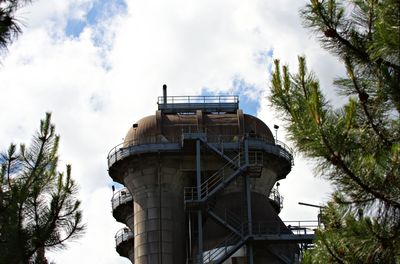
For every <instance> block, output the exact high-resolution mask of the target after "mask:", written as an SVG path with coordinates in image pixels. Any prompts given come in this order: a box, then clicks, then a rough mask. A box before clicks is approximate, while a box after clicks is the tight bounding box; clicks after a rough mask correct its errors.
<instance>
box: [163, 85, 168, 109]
mask: <svg viewBox="0 0 400 264" xmlns="http://www.w3.org/2000/svg"><path fill="white" fill-rule="evenodd" d="M162 89H163V99H164V104H165V105H166V104H167V85H166V84H164V85H163V87H162Z"/></svg>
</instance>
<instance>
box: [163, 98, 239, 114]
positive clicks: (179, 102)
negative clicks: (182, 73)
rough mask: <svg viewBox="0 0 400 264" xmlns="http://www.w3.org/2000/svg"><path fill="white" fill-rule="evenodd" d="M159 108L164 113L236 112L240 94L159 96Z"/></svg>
mask: <svg viewBox="0 0 400 264" xmlns="http://www.w3.org/2000/svg"><path fill="white" fill-rule="evenodd" d="M157 104H158V110H161V111H162V112H164V113H195V112H196V110H202V111H203V112H206V113H213V112H216V113H221V112H223V113H235V112H236V111H237V110H238V109H239V96H237V95H227V96H224V95H221V96H167V97H164V96H159V97H158V101H157Z"/></svg>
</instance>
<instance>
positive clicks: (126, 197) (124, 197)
mask: <svg viewBox="0 0 400 264" xmlns="http://www.w3.org/2000/svg"><path fill="white" fill-rule="evenodd" d="M131 201H133V197H132V195H131V193H130V192H129V190H128V188H126V187H125V188H122V189H121V190H118V191H117V192H115V193H114V194H113V196H112V198H111V205H112V209H113V210H114V209H115V208H117V207H118V206H119V205H121V204H124V203H128V202H131Z"/></svg>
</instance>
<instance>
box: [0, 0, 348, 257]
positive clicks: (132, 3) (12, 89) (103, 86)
mask: <svg viewBox="0 0 400 264" xmlns="http://www.w3.org/2000/svg"><path fill="white" fill-rule="evenodd" d="M305 3H306V1H304V0H279V1H275V0H250V1H243V0H230V1H227V0H217V1H216V0H202V1H195V0H170V1H163V0H146V1H137V0H126V1H124V0H64V1H54V0H38V1H33V2H32V4H31V5H29V6H27V7H25V8H23V9H21V10H20V12H19V14H18V17H19V19H20V21H22V22H23V23H24V25H25V27H24V33H23V34H22V35H21V36H20V37H19V39H18V40H17V41H16V42H15V43H14V44H13V45H11V46H10V47H9V51H8V53H7V54H3V55H2V57H1V62H2V65H0V98H1V104H0V124H1V129H0V148H1V150H5V149H6V148H7V147H8V144H9V143H10V142H14V143H20V142H27V143H28V142H29V141H30V139H31V135H32V134H33V132H34V131H35V130H36V129H37V128H38V125H39V120H40V119H41V118H43V117H44V115H45V112H47V111H51V112H52V113H53V122H54V123H55V124H56V129H57V132H58V133H59V134H60V135H61V145H60V155H61V162H62V164H65V163H71V164H72V172H73V177H74V178H75V179H76V181H77V182H78V183H79V185H80V194H79V197H80V199H81V200H82V205H83V211H84V220H85V222H86V223H87V226H88V229H87V232H86V235H85V236H84V237H83V238H82V239H80V240H79V241H77V242H74V243H70V244H69V250H66V251H60V252H56V253H53V254H51V255H50V256H49V257H50V258H51V259H52V260H55V261H56V262H57V263H61V264H63V263H65V264H66V263H74V262H75V263H129V261H127V260H126V259H124V258H121V257H119V256H118V254H117V253H116V252H115V249H114V234H115V233H116V231H117V230H118V229H120V228H121V227H123V225H122V224H118V223H117V222H116V221H115V220H114V219H113V218H112V215H111V205H110V198H111V195H112V192H111V185H112V181H111V179H110V178H109V177H108V174H107V160H106V157H107V153H108V151H109V150H110V149H111V148H112V147H113V146H114V145H117V144H119V143H120V142H121V141H122V139H123V138H124V136H125V133H126V132H127V130H128V128H129V127H130V126H131V125H132V123H134V122H135V121H137V120H138V119H140V118H141V117H143V116H146V115H151V114H154V113H155V110H156V107H157V105H156V98H157V96H159V95H161V94H162V85H163V84H164V83H166V84H168V93H169V95H200V94H210V93H216V94H237V95H239V96H240V102H241V108H243V109H244V110H245V112H247V113H250V114H253V115H256V116H258V117H259V118H261V119H262V120H263V121H264V122H265V123H266V124H267V125H268V126H270V127H273V125H274V124H278V125H280V126H281V128H280V129H279V131H278V139H280V140H284V130H283V129H282V125H283V124H282V122H281V121H280V120H279V118H278V117H277V116H275V115H274V112H273V110H272V109H271V108H270V107H269V104H268V101H267V100H266V98H265V97H266V96H267V94H268V87H269V80H270V73H271V72H270V71H271V63H272V61H273V59H275V58H280V59H281V61H282V62H283V63H286V64H288V65H289V66H290V67H291V68H292V69H296V67H297V55H306V57H307V60H308V63H309V67H310V68H312V69H313V70H314V71H315V72H316V74H317V75H318V76H319V78H320V80H321V83H322V86H323V87H325V89H327V91H328V92H330V93H331V94H332V92H331V82H332V78H334V77H336V76H338V75H340V74H342V73H343V68H342V67H341V65H340V64H338V62H337V61H336V60H335V58H333V57H332V56H330V55H329V54H328V53H327V52H325V51H323V50H322V49H321V48H320V47H319V44H318V43H317V42H316V39H315V38H314V37H313V36H312V35H311V33H310V32H309V31H308V30H306V29H303V28H302V26H301V21H300V18H299V16H298V10H299V8H300V7H301V6H303V5H304V4H305ZM332 99H333V100H334V98H332ZM311 165H312V163H311V162H310V161H308V162H307V161H305V160H303V159H301V157H300V155H296V157H295V167H294V168H293V170H292V172H291V173H290V174H289V175H288V177H287V179H285V180H282V181H281V188H280V190H281V193H282V195H283V196H284V197H285V200H284V209H283V211H282V213H281V217H282V218H283V219H284V220H300V219H303V220H309V219H315V218H316V214H317V211H316V209H314V208H309V207H302V206H299V205H297V203H298V202H299V201H302V202H308V203H315V204H320V203H322V202H323V201H325V200H326V199H327V198H328V196H329V195H328V192H329V187H328V184H327V183H325V182H323V181H321V180H320V179H316V178H314V177H313V171H312V168H311Z"/></svg>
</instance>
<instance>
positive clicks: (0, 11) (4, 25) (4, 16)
mask: <svg viewBox="0 0 400 264" xmlns="http://www.w3.org/2000/svg"><path fill="white" fill-rule="evenodd" d="M27 2H30V1H29V0H0V50H2V49H6V47H7V45H8V44H10V43H11V42H12V40H14V39H15V38H16V37H17V36H18V35H19V34H20V33H21V31H22V30H21V22H20V21H18V19H17V18H16V17H15V13H16V11H17V10H18V9H19V8H20V7H21V6H23V5H25V4H26V3H27Z"/></svg>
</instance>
